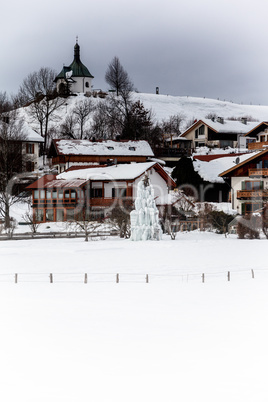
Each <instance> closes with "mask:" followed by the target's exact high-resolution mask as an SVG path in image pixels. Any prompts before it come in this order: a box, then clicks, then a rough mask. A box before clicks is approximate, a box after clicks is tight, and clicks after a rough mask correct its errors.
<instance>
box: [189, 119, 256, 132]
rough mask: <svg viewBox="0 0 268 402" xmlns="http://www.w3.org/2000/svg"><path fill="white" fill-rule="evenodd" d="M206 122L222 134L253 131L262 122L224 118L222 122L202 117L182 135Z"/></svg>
mask: <svg viewBox="0 0 268 402" xmlns="http://www.w3.org/2000/svg"><path fill="white" fill-rule="evenodd" d="M202 123H203V124H205V125H206V126H208V127H210V128H211V129H212V130H213V131H216V132H217V133H222V134H229V133H230V134H247V133H248V132H249V131H252V130H253V129H254V128H255V127H257V126H259V125H260V122H256V121H254V122H252V121H248V122H247V123H246V124H245V123H242V121H241V120H226V119H223V120H222V122H220V121H218V120H217V119H215V120H212V119H202V120H197V121H196V122H195V123H194V124H193V125H192V126H191V127H189V128H187V130H185V131H184V132H183V133H182V134H181V136H185V135H186V134H187V133H189V132H190V131H191V130H192V129H194V127H195V126H198V125H200V124H202Z"/></svg>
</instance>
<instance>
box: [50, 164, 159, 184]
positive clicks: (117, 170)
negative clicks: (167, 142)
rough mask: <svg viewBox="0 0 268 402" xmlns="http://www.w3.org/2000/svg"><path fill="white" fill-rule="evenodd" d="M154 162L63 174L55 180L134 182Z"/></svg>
mask: <svg viewBox="0 0 268 402" xmlns="http://www.w3.org/2000/svg"><path fill="white" fill-rule="evenodd" d="M154 165H156V163H155V162H145V163H131V164H120V165H113V166H107V167H99V168H89V169H81V170H80V169H79V170H72V171H69V172H63V173H61V174H59V175H58V176H57V179H65V180H73V179H84V180H101V181H102V180H134V179H136V178H137V177H139V176H141V175H142V174H144V173H145V172H146V171H147V170H148V169H151V168H152V167H153V166H154Z"/></svg>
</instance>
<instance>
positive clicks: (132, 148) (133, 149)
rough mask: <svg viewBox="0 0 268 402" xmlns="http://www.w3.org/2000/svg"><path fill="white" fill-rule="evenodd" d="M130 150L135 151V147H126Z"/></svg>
mask: <svg viewBox="0 0 268 402" xmlns="http://www.w3.org/2000/svg"><path fill="white" fill-rule="evenodd" d="M128 149H129V150H130V151H136V148H135V147H129V148H128Z"/></svg>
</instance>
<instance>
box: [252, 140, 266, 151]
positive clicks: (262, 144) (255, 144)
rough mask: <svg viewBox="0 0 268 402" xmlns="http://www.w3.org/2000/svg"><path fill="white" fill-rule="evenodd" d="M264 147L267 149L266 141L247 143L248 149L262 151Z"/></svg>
mask: <svg viewBox="0 0 268 402" xmlns="http://www.w3.org/2000/svg"><path fill="white" fill-rule="evenodd" d="M264 147H268V141H264V142H249V143H248V149H251V150H253V149H262V148H264Z"/></svg>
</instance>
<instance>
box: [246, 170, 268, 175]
mask: <svg viewBox="0 0 268 402" xmlns="http://www.w3.org/2000/svg"><path fill="white" fill-rule="evenodd" d="M248 175H249V177H253V176H255V177H266V176H268V169H249V170H248Z"/></svg>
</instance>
